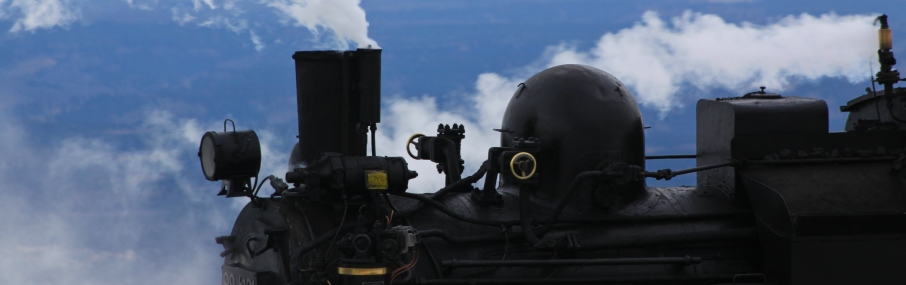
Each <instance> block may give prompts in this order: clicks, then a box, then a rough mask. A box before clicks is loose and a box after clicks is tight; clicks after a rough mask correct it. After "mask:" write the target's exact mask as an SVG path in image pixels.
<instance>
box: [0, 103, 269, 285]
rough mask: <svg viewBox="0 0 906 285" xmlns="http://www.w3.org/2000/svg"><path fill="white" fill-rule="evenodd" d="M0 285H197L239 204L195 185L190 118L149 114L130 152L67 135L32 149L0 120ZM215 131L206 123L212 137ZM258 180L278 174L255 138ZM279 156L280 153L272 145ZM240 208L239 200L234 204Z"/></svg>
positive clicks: (205, 279) (195, 127) (212, 269)
mask: <svg viewBox="0 0 906 285" xmlns="http://www.w3.org/2000/svg"><path fill="white" fill-rule="evenodd" d="M0 118H2V120H0V132H2V133H3V134H4V139H3V140H0V157H2V158H3V159H0V179H3V180H4V181H5V182H4V186H3V189H4V191H3V195H4V199H0V215H2V216H3V217H4V218H3V219H0V232H3V233H4V234H3V235H0V255H2V256H3V258H0V284H123V283H127V284H204V283H212V282H216V280H217V279H218V278H219V271H220V269H219V268H220V266H219V265H220V264H221V263H222V262H223V261H222V259H221V258H219V257H218V256H217V254H216V253H217V252H218V251H219V250H221V249H222V248H220V246H219V245H217V244H215V243H214V239H213V238H214V237H215V236H218V235H223V234H228V233H229V231H230V228H231V227H232V223H233V220H234V219H235V216H236V214H237V213H238V208H237V207H236V206H237V205H238V206H241V205H243V204H244V203H245V202H247V199H238V200H234V201H228V200H226V199H223V198H217V197H215V196H214V194H216V191H217V188H218V187H219V184H218V183H213V182H207V181H204V180H203V179H199V178H201V177H202V176H201V175H202V174H201V170H200V169H199V166H198V162H197V158H195V152H196V151H197V150H198V143H199V142H200V138H201V135H202V134H203V131H204V130H203V128H202V127H200V126H199V124H198V122H197V121H196V120H186V119H176V118H174V117H173V116H172V115H170V114H169V113H168V112H164V111H154V112H150V113H149V114H148V116H147V118H146V120H145V122H144V124H142V126H141V131H142V132H144V133H141V135H140V138H141V139H140V140H141V143H140V144H139V145H140V146H139V147H137V148H136V149H131V150H123V149H122V147H120V146H117V145H114V144H112V143H110V142H108V141H106V140H103V139H98V138H87V137H72V138H66V139H63V140H62V141H61V142H60V143H59V144H54V146H52V147H51V149H50V150H47V149H43V148H37V147H31V146H32V145H35V144H34V143H33V142H32V141H31V140H30V139H29V138H28V134H27V133H26V132H24V131H23V129H22V127H21V126H19V125H18V124H17V123H16V120H15V119H13V118H10V117H8V116H7V115H6V114H4V113H0ZM218 125H219V124H218V123H211V124H207V128H208V129H217V127H218ZM259 135H260V138H261V143H262V157H263V160H264V163H263V165H262V174H264V175H266V174H277V173H280V172H285V163H284V161H285V157H286V155H287V154H286V153H278V152H275V151H273V150H274V147H275V145H274V143H275V141H274V140H273V135H271V134H270V133H269V132H266V131H265V132H259ZM276 147H277V148H279V149H286V148H287V147H286V146H284V145H279V144H278V145H277V146H276ZM241 200H245V201H241Z"/></svg>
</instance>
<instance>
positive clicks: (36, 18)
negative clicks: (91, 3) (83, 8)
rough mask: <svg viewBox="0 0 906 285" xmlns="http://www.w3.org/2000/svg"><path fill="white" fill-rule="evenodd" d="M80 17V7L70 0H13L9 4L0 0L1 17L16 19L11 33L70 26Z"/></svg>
mask: <svg viewBox="0 0 906 285" xmlns="http://www.w3.org/2000/svg"><path fill="white" fill-rule="evenodd" d="M16 12H18V13H16ZM79 17H80V14H79V10H78V8H76V7H75V6H74V5H72V4H71V3H70V2H69V1H68V0H11V1H10V2H9V5H6V3H5V1H0V19H7V18H14V19H15V22H14V23H13V27H12V28H10V30H9V32H11V33H17V32H20V31H28V32H34V31H35V30H37V29H49V28H53V27H57V26H60V27H68V26H69V24H71V23H72V22H75V21H76V20H78V19H79Z"/></svg>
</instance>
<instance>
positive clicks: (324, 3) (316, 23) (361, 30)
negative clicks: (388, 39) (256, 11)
mask: <svg viewBox="0 0 906 285" xmlns="http://www.w3.org/2000/svg"><path fill="white" fill-rule="evenodd" d="M359 2H360V1H359V0H271V1H266V2H265V3H267V5H268V6H270V7H273V8H275V9H277V10H278V11H280V13H282V14H283V15H284V16H286V17H288V18H290V19H292V20H293V21H295V22H296V23H295V24H296V25H297V26H303V27H306V28H308V30H309V31H311V32H312V33H313V34H316V35H317V34H318V29H319V28H327V29H330V30H331V31H333V33H334V34H335V35H337V41H338V42H337V45H339V46H343V45H344V44H345V42H346V41H347V40H351V41H354V42H356V43H358V44H359V47H368V46H371V47H374V48H377V47H378V45H377V42H376V41H374V40H373V39H371V38H369V37H368V22H367V21H365V10H363V9H362V7H359ZM344 49H345V48H344Z"/></svg>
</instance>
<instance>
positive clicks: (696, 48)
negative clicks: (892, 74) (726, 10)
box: [377, 12, 876, 192]
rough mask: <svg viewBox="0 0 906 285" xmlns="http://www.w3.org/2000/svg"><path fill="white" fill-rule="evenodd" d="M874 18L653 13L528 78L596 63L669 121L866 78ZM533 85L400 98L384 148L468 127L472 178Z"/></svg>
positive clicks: (561, 54)
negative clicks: (691, 105) (687, 104)
mask: <svg viewBox="0 0 906 285" xmlns="http://www.w3.org/2000/svg"><path fill="white" fill-rule="evenodd" d="M873 19H874V17H873V16H867V15H853V16H838V15H835V14H825V15H821V16H818V17H815V16H811V15H808V14H802V15H799V16H788V17H785V18H783V19H781V20H779V21H776V22H774V23H771V24H767V25H754V24H751V23H741V24H734V23H728V22H726V21H724V20H723V19H722V18H721V17H719V16H717V15H709V14H700V13H692V12H686V13H684V14H683V15H682V16H680V17H675V18H672V19H670V20H669V21H665V20H663V19H661V18H659V17H658V15H657V14H656V13H654V12H646V13H644V14H643V15H642V21H641V22H639V23H637V24H635V25H634V26H632V27H630V28H626V29H623V30H620V31H617V32H614V33H607V34H605V35H604V36H602V37H601V38H600V40H598V42H597V45H596V46H595V47H593V48H591V49H589V50H577V49H576V48H573V47H570V46H567V45H558V46H553V47H550V48H548V52H547V53H546V54H545V56H543V57H542V60H541V61H540V64H537V65H533V66H529V67H526V70H527V72H526V73H527V74H533V73H536V72H538V71H540V70H541V69H543V68H547V67H552V66H556V65H560V64H568V63H579V64H586V65H591V66H594V67H597V68H600V69H602V70H604V71H607V72H609V73H611V74H613V75H614V76H616V77H617V78H619V79H620V80H621V81H622V82H623V83H625V84H627V85H628V86H629V87H630V88H631V89H632V92H633V94H634V95H635V98H636V100H637V101H638V102H639V103H640V104H641V105H642V106H643V107H647V108H652V109H655V110H657V111H659V112H660V114H661V118H663V117H664V116H666V115H667V114H668V113H669V112H670V111H671V110H674V109H676V108H682V107H683V103H682V102H683V101H684V100H686V101H688V100H691V99H695V97H696V96H701V95H700V94H703V93H707V92H709V91H710V90H712V89H715V88H726V89H729V90H733V91H736V92H738V93H739V94H742V93H743V92H747V91H750V90H757V89H755V88H756V87H757V86H766V87H767V88H768V90H769V91H775V92H779V91H782V90H784V89H787V88H790V87H791V86H792V83H794V82H796V80H802V79H804V80H814V79H819V78H822V77H842V78H845V79H847V80H849V81H851V82H858V81H862V80H865V79H866V75H867V74H868V73H869V66H868V61H869V60H870V59H871V57H872V55H873V54H874V51H875V49H876V46H875V44H876V39H875V37H876V32H875V29H876V28H874V27H872V20H873ZM525 78H526V76H514V77H504V76H501V75H498V74H494V73H485V74H482V75H480V76H478V81H477V82H476V83H475V89H476V92H475V93H473V94H467V95H465V97H466V100H465V101H466V102H469V103H468V105H466V106H462V107H460V108H458V109H454V110H450V109H449V108H446V107H445V108H439V107H438V106H437V105H436V100H435V99H434V98H432V97H429V96H424V97H421V98H415V99H411V98H396V99H392V100H390V101H389V102H387V103H386V104H385V105H386V107H385V117H384V119H383V120H382V124H381V125H383V132H384V133H383V134H381V131H379V132H378V134H379V135H380V136H379V138H378V139H377V140H378V145H379V146H384V147H385V148H383V149H381V151H382V153H383V155H391V156H404V157H405V156H407V155H406V153H405V150H404V149H403V145H404V144H405V140H406V139H407V138H408V137H409V136H410V135H411V134H413V133H425V134H428V135H434V134H435V130H436V128H437V124H438V123H445V124H453V123H459V124H465V125H466V139H465V140H463V159H464V160H466V162H467V166H466V171H465V175H468V174H471V172H472V171H474V170H475V169H477V168H478V166H479V164H480V163H481V162H482V161H484V160H485V159H487V148H488V147H492V146H496V145H498V144H499V142H498V141H499V134H498V133H496V132H494V131H492V129H494V128H499V127H500V123H501V121H502V120H503V112H504V110H505V108H506V104H507V103H508V102H509V99H510V97H511V96H512V94H513V92H514V91H515V90H516V88H517V87H516V86H517V85H518V84H519V83H520V82H523V81H524V80H525ZM689 88H692V90H689ZM694 89H698V90H697V92H693V91H696V90H694ZM684 91H689V92H688V93H693V94H698V95H686V94H684ZM426 118H430V119H426ZM388 129H389V130H388ZM410 166H412V167H413V169H415V170H416V171H418V172H419V173H420V176H419V178H417V179H416V180H413V186H412V187H410V189H412V190H411V191H415V192H433V191H435V190H437V189H439V188H441V187H442V186H443V177H442V176H441V175H438V174H437V173H436V170H435V169H434V165H433V164H432V163H430V162H425V161H416V162H410Z"/></svg>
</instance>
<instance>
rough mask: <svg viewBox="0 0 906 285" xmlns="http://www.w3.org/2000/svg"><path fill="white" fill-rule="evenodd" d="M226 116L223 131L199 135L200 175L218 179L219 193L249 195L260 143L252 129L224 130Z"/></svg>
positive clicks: (208, 178)
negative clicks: (220, 183)
mask: <svg viewBox="0 0 906 285" xmlns="http://www.w3.org/2000/svg"><path fill="white" fill-rule="evenodd" d="M226 122H230V123H233V120H230V119H226V120H224V122H223V132H207V133H205V134H204V135H203V136H202V137H201V145H199V146H198V158H199V160H201V170H202V172H203V173H204V178H205V179H207V180H209V181H218V180H220V181H222V186H221V188H220V193H218V194H217V195H226V196H227V197H237V196H249V195H251V194H252V189H253V188H254V185H252V177H256V176H257V175H258V171H259V170H260V169H261V145H260V142H259V141H258V135H257V134H255V131H252V130H245V131H236V125H235V123H234V124H233V130H232V131H230V132H227V130H226Z"/></svg>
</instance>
